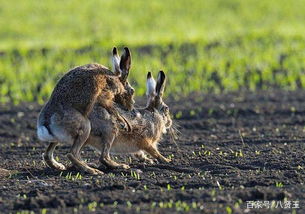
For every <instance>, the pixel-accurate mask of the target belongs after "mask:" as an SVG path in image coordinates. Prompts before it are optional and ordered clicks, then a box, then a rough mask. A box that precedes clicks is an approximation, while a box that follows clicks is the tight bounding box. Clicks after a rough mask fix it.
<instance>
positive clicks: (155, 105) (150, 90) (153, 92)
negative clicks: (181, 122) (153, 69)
mask: <svg viewBox="0 0 305 214" xmlns="http://www.w3.org/2000/svg"><path fill="white" fill-rule="evenodd" d="M165 81H166V77H165V74H164V72H163V71H160V72H159V74H158V78H157V83H156V81H155V80H154V78H153V76H152V75H151V73H150V72H148V74H147V81H146V88H147V91H146V95H147V98H148V101H147V107H146V108H147V109H148V110H151V111H155V110H156V111H157V112H158V113H160V115H161V116H162V118H163V121H164V122H165V129H166V130H164V131H165V132H166V131H167V130H169V129H170V128H171V126H172V119H171V117H170V112H169V108H168V106H167V105H166V104H165V103H164V102H163V99H162V96H163V92H164V87H165Z"/></svg>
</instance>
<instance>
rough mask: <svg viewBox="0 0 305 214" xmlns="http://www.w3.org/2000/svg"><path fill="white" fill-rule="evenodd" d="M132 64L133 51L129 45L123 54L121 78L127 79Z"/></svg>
mask: <svg viewBox="0 0 305 214" xmlns="http://www.w3.org/2000/svg"><path fill="white" fill-rule="evenodd" d="M130 66H131V53H130V51H129V49H128V48H127V47H125V48H124V53H123V54H122V56H121V61H120V69H121V71H122V76H121V80H122V81H126V80H127V77H128V74H129V70H130Z"/></svg>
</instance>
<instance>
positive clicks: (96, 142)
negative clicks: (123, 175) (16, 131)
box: [48, 71, 172, 169]
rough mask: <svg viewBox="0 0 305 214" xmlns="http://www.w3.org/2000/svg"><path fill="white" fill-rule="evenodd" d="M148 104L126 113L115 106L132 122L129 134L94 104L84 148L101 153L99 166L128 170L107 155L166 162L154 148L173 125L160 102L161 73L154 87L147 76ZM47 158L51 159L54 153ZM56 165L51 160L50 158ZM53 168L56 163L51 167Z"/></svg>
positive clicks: (162, 83)
mask: <svg viewBox="0 0 305 214" xmlns="http://www.w3.org/2000/svg"><path fill="white" fill-rule="evenodd" d="M146 83H147V97H148V100H147V105H146V107H145V108H143V109H134V110H133V111H126V110H123V109H122V108H121V106H120V105H117V109H118V111H120V113H121V114H122V115H124V117H126V118H127V119H128V121H129V122H130V123H131V126H132V127H133V128H132V131H131V132H127V131H125V130H122V129H119V128H118V127H117V123H115V122H113V116H112V115H110V114H109V113H108V112H107V111H106V110H105V109H104V108H103V107H101V106H100V105H95V106H94V108H93V111H92V113H91V114H90V115H89V120H90V122H91V133H90V136H89V138H88V139H87V141H86V143H85V144H83V146H86V145H89V146H91V147H93V148H95V149H97V150H98V151H100V152H101V156H100V163H102V164H104V165H106V166H107V167H110V168H124V169H128V168H129V166H128V165H127V164H120V163H116V162H115V161H113V160H111V158H110V155H109V153H121V154H134V155H135V156H136V157H137V158H138V159H140V160H143V161H149V162H150V163H152V162H153V161H152V160H151V159H149V158H147V157H146V154H145V153H147V154H149V155H151V156H152V157H153V158H156V159H158V160H159V161H161V162H169V161H170V160H169V159H167V158H165V157H164V156H162V155H161V154H160V152H159V151H158V148H157V145H158V143H159V141H160V139H161V137H162V134H164V133H166V132H167V131H168V130H169V129H171V126H172V120H171V117H170V113H169V108H168V106H167V105H166V104H165V103H164V102H163V100H162V95H163V91H164V84H165V75H164V73H163V71H160V72H159V74H158V79H157V84H156V82H155V80H154V79H153V77H152V76H151V73H150V72H149V73H148V75H147V82H146ZM48 156H53V150H52V151H49V155H48ZM52 161H54V162H55V163H56V161H55V160H54V159H52ZM53 165H55V164H53Z"/></svg>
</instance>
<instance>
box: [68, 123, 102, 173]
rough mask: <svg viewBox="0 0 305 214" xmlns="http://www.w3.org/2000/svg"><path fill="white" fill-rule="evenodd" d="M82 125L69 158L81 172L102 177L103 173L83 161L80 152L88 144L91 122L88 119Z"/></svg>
mask: <svg viewBox="0 0 305 214" xmlns="http://www.w3.org/2000/svg"><path fill="white" fill-rule="evenodd" d="M82 123H83V124H82V127H81V129H80V130H79V132H78V135H77V136H76V138H75V139H74V142H73V145H72V148H71V151H70V153H68V154H67V157H68V158H69V160H70V161H71V162H72V164H73V165H74V166H75V167H77V168H79V169H80V170H82V171H85V172H87V173H90V174H95V175H102V174H104V173H103V172H102V171H100V170H98V169H95V168H92V167H90V166H88V164H87V163H85V162H84V161H82V160H81V157H80V151H81V148H82V147H83V146H84V144H85V143H86V140H87V139H88V137H89V134H90V130H91V126H90V121H89V120H88V119H86V121H82Z"/></svg>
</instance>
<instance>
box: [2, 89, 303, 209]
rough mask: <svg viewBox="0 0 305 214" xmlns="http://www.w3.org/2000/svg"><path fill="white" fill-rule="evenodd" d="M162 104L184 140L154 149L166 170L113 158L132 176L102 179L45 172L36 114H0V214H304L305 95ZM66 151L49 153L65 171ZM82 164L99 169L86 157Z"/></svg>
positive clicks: (33, 109) (116, 173) (31, 109)
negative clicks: (21, 213)
mask: <svg viewBox="0 0 305 214" xmlns="http://www.w3.org/2000/svg"><path fill="white" fill-rule="evenodd" d="M140 103H143V100H140ZM166 103H167V104H168V105H169V106H170V109H171V112H172V113H173V115H174V116H175V123H176V124H177V125H178V126H179V131H180V132H181V134H180V137H179V139H178V140H177V145H178V147H177V146H176V145H175V144H173V143H172V142H170V141H169V137H167V136H165V137H164V139H163V140H162V142H161V143H160V151H161V153H162V154H164V155H165V156H167V157H170V158H171V159H172V162H171V163H169V164H159V163H156V164H154V165H149V164H143V163H141V162H139V161H136V160H133V159H131V158H130V157H129V156H122V157H119V156H118V157H117V159H118V161H122V162H123V161H125V162H127V163H130V161H131V163H130V166H131V169H129V170H108V169H103V170H104V171H105V175H102V176H92V175H88V174H84V173H78V171H77V170H73V169H71V170H69V171H65V172H58V171H54V170H52V169H49V168H47V167H46V166H45V164H44V163H43V161H42V153H43V152H44V150H45V148H46V147H47V145H46V144H44V143H41V142H39V141H38V140H37V138H36V118H37V114H38V112H39V110H40V108H41V106H39V105H38V104H35V103H23V104H20V105H18V106H12V105H1V106H0V167H1V168H5V169H7V170H10V172H8V171H5V170H0V212H1V213H16V212H18V211H21V210H33V211H34V212H35V213H74V212H79V213H87V212H97V213H115V212H116V213H136V212H139V213H167V212H171V213H173V212H180V211H189V212H192V213H246V212H248V213H305V188H304V182H305V173H304V168H305V108H304V106H305V92H303V91H296V92H284V91H279V90H274V91H268V92H263V91H262V92H257V93H252V92H251V93H250V92H238V93H230V94H225V95H201V94H191V95H190V96H188V97H186V98H183V99H181V100H179V101H175V100H173V99H170V98H169V99H167V100H166ZM69 148H70V147H69V145H60V146H59V147H58V148H57V150H56V156H57V158H58V159H60V160H61V161H62V162H64V163H66V164H69V163H68V160H67V158H66V157H65V154H66V153H67V152H68V151H69ZM82 156H83V157H84V158H85V159H86V160H88V161H94V160H98V154H96V153H95V152H94V151H93V150H91V149H90V148H87V149H85V151H84V152H83V155H82ZM249 201H256V202H255V204H253V203H250V202H249ZM251 204H252V205H255V206H254V208H251ZM258 205H262V207H263V208H258V207H256V206H258ZM247 206H248V208H247ZM268 206H270V208H268ZM255 207H256V208H255ZM281 207H282V208H281ZM292 207H299V208H296V209H293V208H292ZM24 213H26V212H24Z"/></svg>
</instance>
